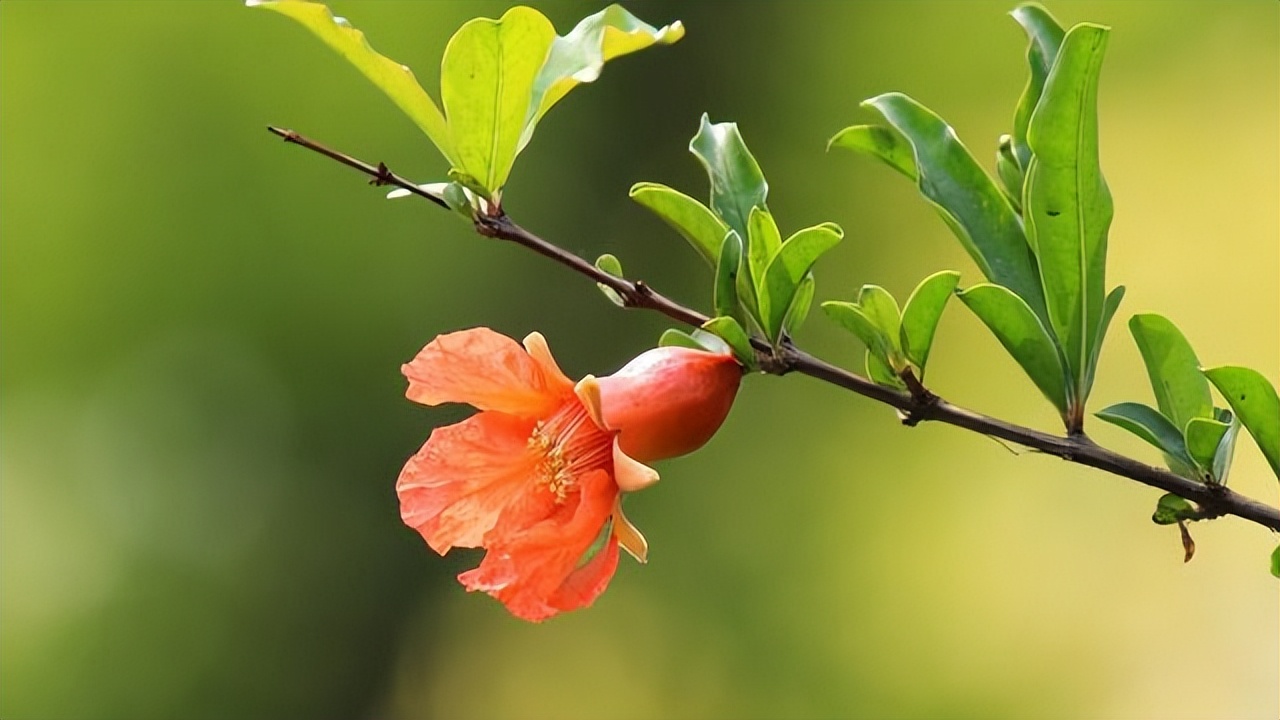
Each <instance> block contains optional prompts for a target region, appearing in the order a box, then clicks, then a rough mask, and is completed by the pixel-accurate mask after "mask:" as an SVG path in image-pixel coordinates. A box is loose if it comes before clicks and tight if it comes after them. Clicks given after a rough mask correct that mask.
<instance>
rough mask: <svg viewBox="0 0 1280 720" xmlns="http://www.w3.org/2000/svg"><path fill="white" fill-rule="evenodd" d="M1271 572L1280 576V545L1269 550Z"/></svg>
mask: <svg viewBox="0 0 1280 720" xmlns="http://www.w3.org/2000/svg"><path fill="white" fill-rule="evenodd" d="M1271 574H1272V575H1275V576H1276V577H1278V578H1280V545H1277V546H1276V549H1275V550H1272V551H1271Z"/></svg>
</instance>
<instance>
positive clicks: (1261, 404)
mask: <svg viewBox="0 0 1280 720" xmlns="http://www.w3.org/2000/svg"><path fill="white" fill-rule="evenodd" d="M1204 374H1205V376H1206V377H1208V378H1209V380H1210V381H1211V382H1212V383H1213V385H1214V387H1216V388H1218V392H1220V393H1222V397H1224V398H1226V400H1227V403H1228V404H1230V405H1231V409H1232V410H1234V411H1235V414H1236V418H1237V419H1239V421H1240V422H1241V423H1242V424H1243V425H1244V427H1245V429H1246V430H1248V431H1249V434H1250V435H1252V436H1253V440H1254V442H1256V443H1258V447H1259V448H1260V449H1261V450H1262V454H1263V456H1265V457H1266V458H1267V463H1268V464H1270V465H1271V471H1272V472H1274V473H1275V474H1276V477H1277V478H1280V397H1278V396H1277V395H1276V389H1275V386H1273V385H1272V384H1271V383H1270V382H1269V381H1268V380H1267V378H1266V377H1264V376H1263V375H1262V373H1260V372H1258V371H1257V370H1250V369H1249V368H1245V367H1234V366H1224V367H1217V368H1213V369H1211V370H1205V371H1204Z"/></svg>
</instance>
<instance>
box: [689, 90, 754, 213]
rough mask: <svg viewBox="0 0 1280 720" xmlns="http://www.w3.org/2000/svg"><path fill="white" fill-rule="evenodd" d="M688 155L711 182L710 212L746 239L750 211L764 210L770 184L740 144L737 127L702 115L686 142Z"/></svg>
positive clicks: (743, 144) (740, 139) (743, 145)
mask: <svg viewBox="0 0 1280 720" xmlns="http://www.w3.org/2000/svg"><path fill="white" fill-rule="evenodd" d="M689 152H692V153H693V154H694V156H695V157H697V158H698V161H699V162H701V163H702V166H703V167H704V168H706V171H707V177H708V178H709V179H710V181H711V209H712V210H714V211H715V212H716V214H717V215H719V216H720V218H721V219H723V220H724V222H725V223H726V224H727V225H728V226H729V227H730V229H733V230H736V231H737V232H738V236H739V237H742V238H746V237H748V234H747V220H748V218H750V217H751V208H753V207H765V197H766V196H767V195H768V194H769V184H768V183H766V182H765V180H764V173H762V172H761V171H760V165H759V164H757V163H756V159H755V157H754V156H753V155H752V154H751V151H750V150H748V149H747V144H746V143H745V142H743V140H742V134H741V133H739V132H738V124H737V123H727V122H726V123H715V124H712V123H711V121H710V120H709V119H708V118H707V116H706V114H703V116H702V123H701V124H700V125H699V127H698V134H697V135H694V136H693V140H691V141H689Z"/></svg>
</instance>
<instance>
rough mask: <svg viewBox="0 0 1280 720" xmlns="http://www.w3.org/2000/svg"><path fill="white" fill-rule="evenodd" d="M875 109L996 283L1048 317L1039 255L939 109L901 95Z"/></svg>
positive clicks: (874, 101)
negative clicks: (907, 149)
mask: <svg viewBox="0 0 1280 720" xmlns="http://www.w3.org/2000/svg"><path fill="white" fill-rule="evenodd" d="M863 105H867V106H870V107H873V108H875V109H876V110H878V111H880V113H881V114H882V115H884V117H885V119H886V120H888V121H889V124H891V125H892V126H893V127H894V128H895V129H896V130H897V131H898V132H899V133H900V134H901V135H902V136H903V137H904V138H905V139H906V140H907V142H908V143H909V144H910V145H911V148H912V152H913V153H914V155H915V166H916V168H917V169H918V172H919V180H918V186H919V188H920V192H921V194H923V195H924V196H925V198H926V199H928V200H929V201H930V202H931V203H933V205H934V206H935V207H937V209H938V211H939V213H940V214H941V215H942V219H943V220H944V221H946V223H947V225H948V226H949V227H950V228H951V230H952V232H954V233H955V235H956V237H957V238H959V239H960V243H961V244H962V245H963V246H964V249H965V250H966V251H967V252H968V253H969V256H970V257H972V258H973V261H974V262H975V263H977V264H978V268H979V269H980V270H981V271H982V274H983V275H984V276H985V277H986V278H987V279H988V280H990V281H991V282H993V283H996V284H999V285H1003V286H1005V287H1007V288H1009V289H1010V290H1012V291H1013V292H1014V293H1016V294H1017V295H1018V296H1019V297H1021V298H1023V300H1024V302H1026V303H1027V305H1028V306H1029V307H1030V308H1031V309H1032V311H1033V312H1034V313H1035V314H1036V315H1037V316H1038V317H1040V318H1047V317H1048V316H1047V314H1046V310H1045V304H1044V292H1043V290H1042V289H1041V286H1040V275H1039V272H1038V271H1037V269H1036V259H1035V255H1034V254H1033V253H1032V252H1031V248H1030V246H1028V245H1027V241H1026V237H1025V236H1024V235H1023V233H1022V221H1021V220H1020V219H1019V218H1018V214H1017V213H1016V212H1014V209H1013V206H1012V205H1011V204H1010V203H1009V200H1008V199H1007V198H1006V197H1005V196H1004V194H1003V193H1001V192H1000V189H999V188H997V187H996V184H995V182H993V181H992V180H991V177H990V176H989V175H987V173H986V171H984V170H983V169H982V166H980V165H979V164H978V162H977V161H976V160H974V159H973V156H972V155H970V154H969V151H968V149H966V148H965V146H964V145H963V144H962V143H961V142H960V139H959V138H958V137H956V134H955V131H954V130H953V129H952V128H951V126H949V125H947V124H946V123H945V122H943V120H942V118H939V117H938V116H937V115H935V114H934V113H933V111H931V110H929V109H928V108H926V107H924V106H923V105H921V104H919V103H917V102H916V101H915V100H913V99H911V98H909V97H907V96H906V95H903V94H901V93H888V94H886V95H880V96H878V97H874V98H871V99H870V100H867V101H865V102H864V103H863Z"/></svg>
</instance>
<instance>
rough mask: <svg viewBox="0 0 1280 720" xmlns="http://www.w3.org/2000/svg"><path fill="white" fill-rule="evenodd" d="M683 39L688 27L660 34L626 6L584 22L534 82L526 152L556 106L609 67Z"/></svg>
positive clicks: (556, 46) (560, 42)
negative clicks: (618, 59)
mask: <svg viewBox="0 0 1280 720" xmlns="http://www.w3.org/2000/svg"><path fill="white" fill-rule="evenodd" d="M682 37H684V26H683V25H681V24H680V22H679V21H677V22H674V23H671V24H670V25H666V26H664V27H661V28H655V27H653V26H652V25H649V24H647V23H644V22H642V21H641V20H640V19H639V18H637V17H636V16H634V15H632V14H631V13H629V12H627V10H626V9H625V8H623V7H622V6H621V5H610V6H609V7H607V8H605V9H604V10H601V11H600V12H598V13H596V14H594V15H589V16H587V17H585V18H583V19H582V20H581V21H579V22H578V24H577V25H576V26H575V27H574V28H573V30H570V31H569V34H568V35H564V36H562V37H557V38H555V40H554V41H553V42H552V43H551V49H550V51H549V52H548V53H547V55H546V61H545V62H544V63H543V64H542V67H541V69H540V70H539V71H538V75H537V77H536V78H535V79H534V82H533V87H532V98H531V100H530V104H529V113H530V114H529V117H528V122H527V124H526V125H525V127H524V130H523V137H522V138H521V140H520V147H521V148H523V147H524V146H525V145H526V144H528V142H529V138H530V137H531V136H532V135H533V129H534V127H536V126H537V124H538V121H539V120H541V119H542V116H543V115H545V114H546V113H547V111H548V110H550V109H551V107H552V106H553V105H555V104H556V103H557V102H559V101H560V99H561V98H563V97H564V96H565V94H567V93H568V92H569V91H570V90H572V89H573V88H575V87H577V86H578V85H579V84H581V83H588V82H594V81H595V79H596V78H598V77H600V72H601V70H603V69H604V64H605V63H606V62H608V61H610V60H612V59H614V58H616V57H621V56H623V55H627V54H629V53H633V52H636V51H637V50H643V49H645V48H647V47H649V46H651V45H654V44H661V45H670V44H672V43H674V42H676V41H677V40H679V39H680V38H682Z"/></svg>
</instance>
